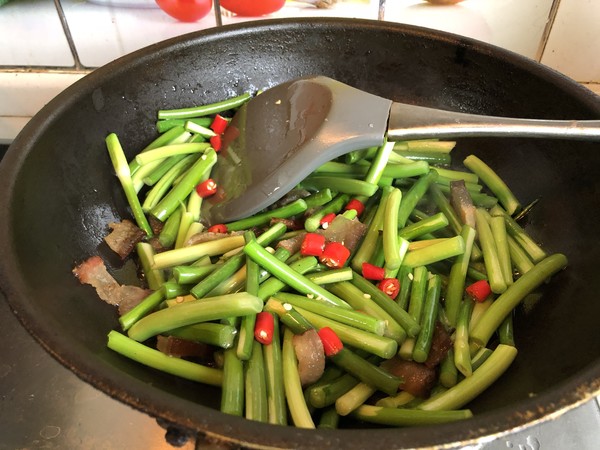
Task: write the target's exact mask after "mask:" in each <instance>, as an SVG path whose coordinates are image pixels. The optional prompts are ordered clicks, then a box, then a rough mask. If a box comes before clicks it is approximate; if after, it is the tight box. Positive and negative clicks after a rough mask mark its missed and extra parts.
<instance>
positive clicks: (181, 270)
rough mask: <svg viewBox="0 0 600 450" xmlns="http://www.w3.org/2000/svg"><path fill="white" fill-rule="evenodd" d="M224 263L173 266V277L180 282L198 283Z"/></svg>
mask: <svg viewBox="0 0 600 450" xmlns="http://www.w3.org/2000/svg"><path fill="white" fill-rule="evenodd" d="M222 265H223V264H208V265H205V266H176V267H173V269H172V273H173V278H174V279H175V281H176V282H177V283H179V284H193V283H198V282H199V281H201V280H202V279H203V278H205V277H206V276H208V275H210V274H211V273H212V272H214V271H215V270H216V269H218V268H219V267H221V266H222Z"/></svg>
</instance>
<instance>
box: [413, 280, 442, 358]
mask: <svg viewBox="0 0 600 450" xmlns="http://www.w3.org/2000/svg"><path fill="white" fill-rule="evenodd" d="M441 291H442V278H441V277H440V276H439V275H432V276H431V277H429V280H428V283H427V294H426V295H425V304H424V305H423V314H422V317H421V331H420V332H419V335H418V336H417V337H416V341H415V348H414V349H413V359H414V360H415V361H416V362H420V363H423V362H425V361H426V360H427V357H428V356H429V350H430V349H431V342H432V340H433V330H434V329H435V322H436V320H437V317H438V309H439V304H440V303H439V301H440V295H441Z"/></svg>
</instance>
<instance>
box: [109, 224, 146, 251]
mask: <svg viewBox="0 0 600 450" xmlns="http://www.w3.org/2000/svg"><path fill="white" fill-rule="evenodd" d="M108 226H109V227H110V229H111V230H112V231H111V232H110V233H109V234H108V236H106V237H105V238H104V241H105V242H106V243H107V244H108V246H109V247H110V248H111V249H112V250H113V251H114V252H115V253H117V254H118V255H119V256H120V257H121V259H125V258H127V257H128V256H129V255H130V253H131V252H132V251H133V249H134V248H135V246H136V244H137V243H138V242H141V240H142V239H144V236H146V233H144V232H143V231H142V230H141V229H140V228H139V227H138V226H137V225H135V224H134V223H133V222H132V221H131V220H127V219H124V220H122V221H121V222H111V223H109V224H108Z"/></svg>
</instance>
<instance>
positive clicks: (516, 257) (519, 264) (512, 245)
mask: <svg viewBox="0 0 600 450" xmlns="http://www.w3.org/2000/svg"><path fill="white" fill-rule="evenodd" d="M506 242H507V243H508V251H509V253H510V260H511V261H512V263H513V265H514V266H515V267H516V269H517V270H518V271H519V273H520V274H521V275H522V274H524V273H527V272H529V271H530V270H531V269H532V268H533V266H534V264H533V262H532V261H531V260H530V259H529V256H528V255H527V253H525V250H523V249H522V248H521V246H520V245H519V244H517V242H516V241H515V240H514V238H513V237H512V236H507V239H506Z"/></svg>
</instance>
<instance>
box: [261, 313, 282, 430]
mask: <svg viewBox="0 0 600 450" xmlns="http://www.w3.org/2000/svg"><path fill="white" fill-rule="evenodd" d="M274 319H275V321H274V326H273V341H272V342H271V343H270V344H266V345H263V358H264V361H265V377H266V383H267V405H268V410H269V415H268V418H269V423H272V424H275V425H287V409H286V406H285V388H284V381H283V361H282V356H281V337H280V324H279V319H278V316H275V317H274Z"/></svg>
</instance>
